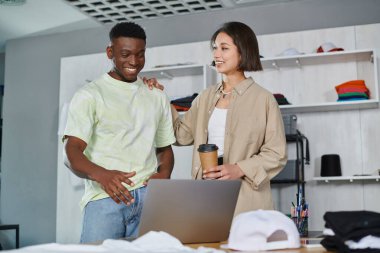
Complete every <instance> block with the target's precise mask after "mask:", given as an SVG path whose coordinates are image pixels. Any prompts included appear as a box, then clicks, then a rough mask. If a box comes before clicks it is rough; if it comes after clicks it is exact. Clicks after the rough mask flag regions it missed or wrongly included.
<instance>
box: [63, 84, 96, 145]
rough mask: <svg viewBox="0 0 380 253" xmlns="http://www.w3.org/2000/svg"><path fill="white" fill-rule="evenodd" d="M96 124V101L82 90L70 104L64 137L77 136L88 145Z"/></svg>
mask: <svg viewBox="0 0 380 253" xmlns="http://www.w3.org/2000/svg"><path fill="white" fill-rule="evenodd" d="M94 123H95V99H94V96H93V95H91V94H90V93H89V92H88V91H86V90H84V89H81V90H79V91H78V92H77V93H75V95H74V97H73V98H72V100H71V102H70V107H69V111H68V115H67V123H66V128H65V132H64V135H65V136H75V137H77V138H79V139H81V140H83V141H84V142H86V143H88V142H89V140H90V138H91V135H92V132H93V126H94Z"/></svg>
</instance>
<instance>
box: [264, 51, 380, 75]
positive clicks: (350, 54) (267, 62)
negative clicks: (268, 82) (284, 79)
mask: <svg viewBox="0 0 380 253" xmlns="http://www.w3.org/2000/svg"><path fill="white" fill-rule="evenodd" d="M373 57H374V51H373V50H372V49H365V50H352V51H337V52H328V53H313V54H301V55H292V56H279V57H268V58H262V59H261V63H262V65H263V68H264V69H279V70H280V69H281V68H283V67H291V68H294V67H302V65H314V64H323V63H328V62H330V63H331V62H347V61H366V60H368V61H371V62H373Z"/></svg>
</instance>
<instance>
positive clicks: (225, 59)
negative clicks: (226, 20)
mask: <svg viewBox="0 0 380 253" xmlns="http://www.w3.org/2000/svg"><path fill="white" fill-rule="evenodd" d="M213 56H214V61H215V67H216V69H217V71H218V72H219V73H222V74H226V75H228V74H233V73H234V72H241V71H240V70H239V64H240V53H239V50H238V48H237V46H236V45H235V43H234V41H233V39H232V38H231V37H230V36H229V35H227V34H226V33H224V32H220V33H219V34H218V35H217V36H216V39H215V42H214V44H213Z"/></svg>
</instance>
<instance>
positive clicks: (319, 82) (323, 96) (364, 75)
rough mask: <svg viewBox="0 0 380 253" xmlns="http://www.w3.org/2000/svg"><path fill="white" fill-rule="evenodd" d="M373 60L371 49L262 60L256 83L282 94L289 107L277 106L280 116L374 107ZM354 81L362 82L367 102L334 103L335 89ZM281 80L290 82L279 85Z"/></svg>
mask: <svg viewBox="0 0 380 253" xmlns="http://www.w3.org/2000/svg"><path fill="white" fill-rule="evenodd" d="M374 59H376V51H375V50H374V49H365V50H352V51H338V52H328V53H312V54H301V55H294V56H281V57H268V58H263V59H261V62H262V65H263V68H264V71H263V72H262V73H259V74H258V76H259V83H260V82H262V83H263V84H265V85H269V86H268V87H266V88H268V89H269V90H271V91H272V92H273V93H282V94H284V95H285V97H286V98H287V99H288V101H289V102H290V103H291V104H290V105H281V106H280V108H281V111H282V112H284V113H295V112H317V111H334V110H350V109H370V108H377V107H379V89H378V73H377V62H376V61H375V60H374ZM255 75H256V74H255ZM355 79H363V80H365V82H366V85H367V87H368V88H369V90H370V93H371V95H370V99H368V100H357V101H344V102H337V98H338V96H337V94H336V92H335V86H336V85H339V84H340V83H343V82H346V81H349V80H355ZM261 80H262V81H261ZM283 80H288V82H289V80H292V83H281V82H283ZM274 82H279V83H280V84H273V83H274Z"/></svg>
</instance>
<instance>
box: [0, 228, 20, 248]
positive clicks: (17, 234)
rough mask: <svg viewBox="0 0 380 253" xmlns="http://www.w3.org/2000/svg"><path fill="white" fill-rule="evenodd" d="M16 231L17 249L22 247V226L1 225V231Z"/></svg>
mask: <svg viewBox="0 0 380 253" xmlns="http://www.w3.org/2000/svg"><path fill="white" fill-rule="evenodd" d="M12 229H14V230H16V238H15V239H16V249H18V248H19V247H20V226H19V225H18V224H12V225H0V230H12Z"/></svg>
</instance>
